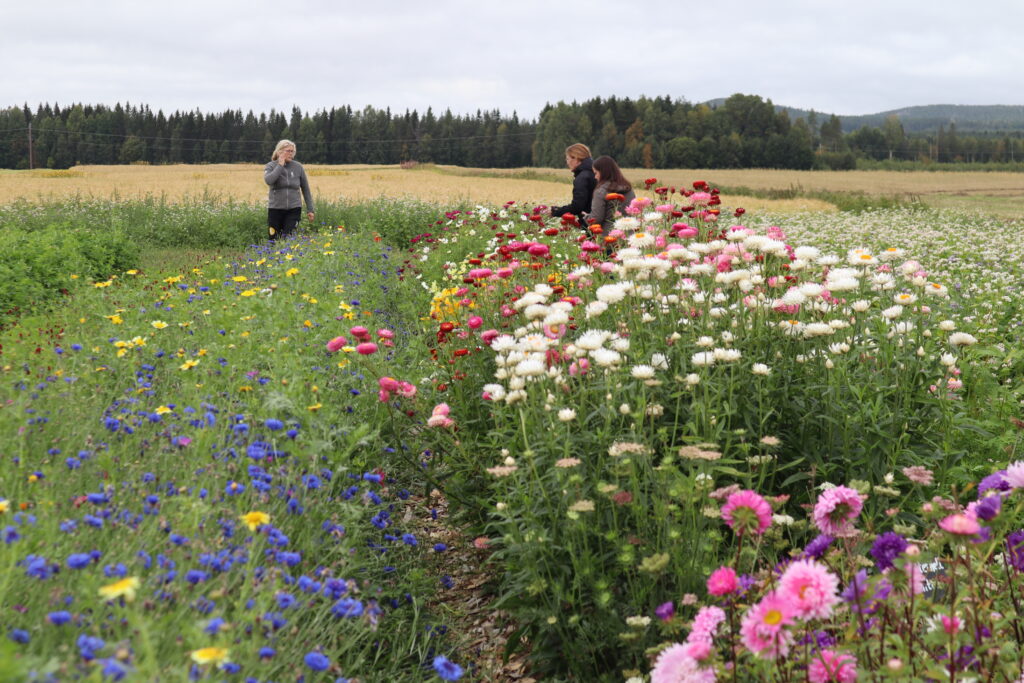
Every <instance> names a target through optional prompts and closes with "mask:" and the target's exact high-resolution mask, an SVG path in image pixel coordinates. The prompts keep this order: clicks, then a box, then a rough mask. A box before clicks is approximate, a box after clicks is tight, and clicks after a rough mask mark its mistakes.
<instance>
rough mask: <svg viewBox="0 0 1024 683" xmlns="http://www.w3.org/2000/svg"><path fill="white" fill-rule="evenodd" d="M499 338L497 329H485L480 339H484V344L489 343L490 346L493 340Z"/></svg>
mask: <svg viewBox="0 0 1024 683" xmlns="http://www.w3.org/2000/svg"><path fill="white" fill-rule="evenodd" d="M497 338H498V331H497V330H484V331H483V332H481V333H480V339H481V340H483V342H484V344H487V345H488V346H490V345H491V342H492V341H494V340H495V339H497Z"/></svg>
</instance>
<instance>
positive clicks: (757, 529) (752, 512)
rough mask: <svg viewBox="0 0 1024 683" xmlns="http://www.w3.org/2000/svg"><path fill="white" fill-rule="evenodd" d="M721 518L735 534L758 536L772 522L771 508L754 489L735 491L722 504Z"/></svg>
mask: <svg viewBox="0 0 1024 683" xmlns="http://www.w3.org/2000/svg"><path fill="white" fill-rule="evenodd" d="M722 519H724V520H725V523H726V524H728V525H729V528H731V529H732V530H733V531H735V532H736V535H737V536H745V535H746V534H748V533H754V534H756V535H758V536H760V535H761V534H763V533H764V532H765V531H767V530H768V527H769V526H771V524H772V508H771V506H770V505H768V501H766V500H765V499H764V498H762V497H761V496H759V495H758V494H757V493H755V492H754V491H751V490H749V489H747V490H745V491H737V492H736V493H733V494H732V495H730V496H729V498H728V500H726V501H725V505H723V506H722Z"/></svg>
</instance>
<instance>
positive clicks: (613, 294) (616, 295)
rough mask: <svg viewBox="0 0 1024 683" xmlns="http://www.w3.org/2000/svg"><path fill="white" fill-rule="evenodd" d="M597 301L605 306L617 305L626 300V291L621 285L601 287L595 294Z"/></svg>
mask: <svg viewBox="0 0 1024 683" xmlns="http://www.w3.org/2000/svg"><path fill="white" fill-rule="evenodd" d="M596 295H597V298H598V300H599V301H603V302H605V303H606V304H617V303H619V302H620V301H622V300H623V299H625V298H626V290H625V288H624V287H623V286H622V285H621V284H608V285H601V286H600V287H598V288H597V292H596Z"/></svg>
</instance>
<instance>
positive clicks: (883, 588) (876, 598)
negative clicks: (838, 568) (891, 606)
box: [840, 569, 892, 614]
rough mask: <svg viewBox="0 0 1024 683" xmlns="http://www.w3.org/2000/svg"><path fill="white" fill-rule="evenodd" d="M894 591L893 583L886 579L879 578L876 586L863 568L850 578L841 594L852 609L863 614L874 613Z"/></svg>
mask: <svg viewBox="0 0 1024 683" xmlns="http://www.w3.org/2000/svg"><path fill="white" fill-rule="evenodd" d="M890 592H892V584H890V583H889V582H888V581H887V580H885V579H878V580H877V581H876V582H875V584H874V586H871V585H870V581H869V580H868V573H867V571H866V570H864V569H861V570H860V571H859V572H857V574H856V575H855V576H854V577H853V578H852V579H850V583H849V584H847V586H846V588H845V589H843V592H842V593H841V594H840V597H841V598H842V599H843V600H845V601H846V602H848V603H850V610H851V611H853V612H860V613H861V614H874V613H875V612H876V611H878V607H879V604H878V603H880V602H881V601H882V600H885V599H886V598H887V597H889V593H890Z"/></svg>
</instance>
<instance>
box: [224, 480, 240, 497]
mask: <svg viewBox="0 0 1024 683" xmlns="http://www.w3.org/2000/svg"><path fill="white" fill-rule="evenodd" d="M244 492H245V484H240V483H238V482H237V481H229V482H228V483H227V485H226V486H225V487H224V493H226V494H227V495H229V496H236V495H238V494H239V493H244Z"/></svg>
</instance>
